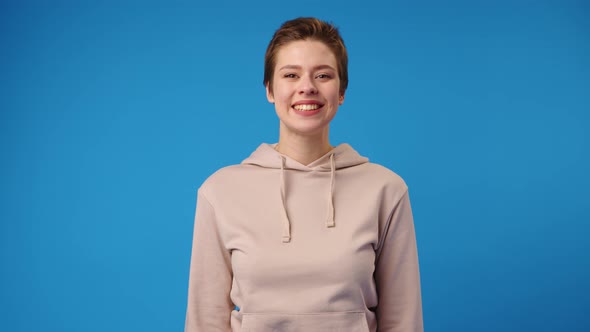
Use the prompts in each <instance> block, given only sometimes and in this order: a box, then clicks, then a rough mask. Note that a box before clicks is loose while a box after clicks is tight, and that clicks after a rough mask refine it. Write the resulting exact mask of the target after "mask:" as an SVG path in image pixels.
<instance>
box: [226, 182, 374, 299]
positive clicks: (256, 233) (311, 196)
mask: <svg viewBox="0 0 590 332" xmlns="http://www.w3.org/2000/svg"><path fill="white" fill-rule="evenodd" d="M272 175H274V176H272ZM284 176H285V178H284V181H285V182H284V187H283V188H281V179H280V174H279V173H278V172H277V174H270V176H269V175H268V174H267V177H266V178H264V179H260V180H259V181H248V182H249V183H248V184H247V185H244V187H243V188H239V189H237V188H236V189H234V190H231V191H229V194H228V195H226V196H225V197H224V204H230V202H231V206H230V205H228V206H227V208H223V207H222V208H221V209H216V210H217V212H216V215H217V218H218V222H219V225H220V227H221V233H222V234H223V240H224V243H225V245H226V248H227V249H229V250H230V251H231V252H232V267H233V270H234V274H235V277H236V278H237V279H239V280H248V282H250V283H253V284H252V286H256V285H257V283H261V284H260V285H257V286H256V287H257V288H258V287H259V286H260V287H261V286H262V285H263V284H268V283H271V284H272V282H276V280H281V279H283V278H289V280H300V281H305V280H310V279H313V280H317V282H325V283H326V284H330V285H334V284H344V283H355V284H358V283H360V282H366V281H367V280H370V279H371V276H372V274H373V271H374V258H375V257H374V254H375V252H374V246H375V245H376V243H377V240H378V202H377V200H376V199H370V200H358V199H356V198H355V197H356V195H357V194H361V195H364V196H366V195H368V193H367V192H363V191H364V190H363V189H360V190H359V189H355V186H351V185H346V183H344V182H342V181H341V183H340V186H339V187H338V186H336V187H335V188H334V189H337V190H333V189H332V182H331V181H333V179H331V174H330V172H318V173H315V174H314V173H297V172H295V171H291V172H286V173H285V174H284ZM250 180H252V179H250ZM254 180H256V179H254ZM281 190H282V191H281ZM365 191H366V190H365ZM226 192H228V191H226ZM283 199H284V204H283ZM330 200H332V203H333V204H332V205H331V204H330ZM331 208H333V213H334V221H335V222H334V225H333V226H329V225H328V218H329V214H330V211H329V209H331ZM284 213H286V215H287V216H288V219H289V225H288V227H289V228H290V234H291V240H290V242H287V243H285V242H283V241H282V233H283V231H284V229H283V228H284V227H285V220H284ZM319 276H323V277H319Z"/></svg>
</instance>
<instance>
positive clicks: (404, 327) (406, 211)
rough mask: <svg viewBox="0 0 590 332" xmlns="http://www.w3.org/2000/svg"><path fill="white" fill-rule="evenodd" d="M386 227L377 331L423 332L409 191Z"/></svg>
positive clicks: (379, 276) (379, 270) (380, 252)
mask: <svg viewBox="0 0 590 332" xmlns="http://www.w3.org/2000/svg"><path fill="white" fill-rule="evenodd" d="M386 225H387V226H386V229H385V230H384V237H383V239H382V244H381V246H380V248H379V249H378V251H377V260H376V266H375V282H376V285H377V292H378V301H379V302H378V306H377V326H378V331H379V332H422V331H423V330H424V327H423V321H422V300H421V295H420V272H419V268H418V253H417V247H416V235H415V231H414V221H413V217H412V209H411V207H410V199H409V197H408V192H407V191H406V193H405V194H404V195H403V196H402V198H401V199H400V201H399V202H398V204H397V205H396V207H395V208H394V209H393V211H392V212H391V214H390V217H389V220H388V223H387V224H386Z"/></svg>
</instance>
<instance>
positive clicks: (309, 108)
mask: <svg viewBox="0 0 590 332" xmlns="http://www.w3.org/2000/svg"><path fill="white" fill-rule="evenodd" d="M319 107H320V105H318V104H300V105H295V106H293V108H294V109H296V110H298V111H313V110H317V109H318V108H319Z"/></svg>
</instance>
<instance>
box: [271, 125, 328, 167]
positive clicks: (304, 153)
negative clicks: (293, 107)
mask: <svg viewBox="0 0 590 332" xmlns="http://www.w3.org/2000/svg"><path fill="white" fill-rule="evenodd" d="M332 148H333V147H332V145H330V140H329V139H328V135H327V133H326V135H321V136H299V135H283V134H281V135H280V137H279V143H278V144H277V145H276V146H275V149H276V150H277V151H278V152H280V153H281V154H284V155H286V156H288V157H289V158H291V159H293V160H296V161H298V162H299V163H301V164H303V165H309V164H311V163H312V162H314V161H316V160H318V159H319V158H320V157H321V156H323V155H325V154H326V153H328V152H329V151H330V150H332Z"/></svg>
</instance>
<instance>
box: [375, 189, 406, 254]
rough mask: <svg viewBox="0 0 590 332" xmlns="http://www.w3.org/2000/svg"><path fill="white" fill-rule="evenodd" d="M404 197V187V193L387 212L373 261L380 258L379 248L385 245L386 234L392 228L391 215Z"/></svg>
mask: <svg viewBox="0 0 590 332" xmlns="http://www.w3.org/2000/svg"><path fill="white" fill-rule="evenodd" d="M406 195H408V188H407V187H406V188H405V190H404V193H403V194H402V195H401V196H400V198H399V199H398V200H397V202H396V203H395V204H394V205H393V208H392V209H391V211H389V215H388V216H387V222H386V223H385V226H384V227H383V232H382V233H381V236H379V244H378V245H377V248H376V249H375V251H376V252H377V255H376V256H375V259H376V260H377V259H379V256H381V248H382V247H383V244H384V243H385V238H386V237H387V233H389V228H390V227H392V225H391V224H392V220H393V215H394V214H395V211H397V209H398V207H399V205H400V203H401V201H402V200H403V199H404V197H406Z"/></svg>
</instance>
